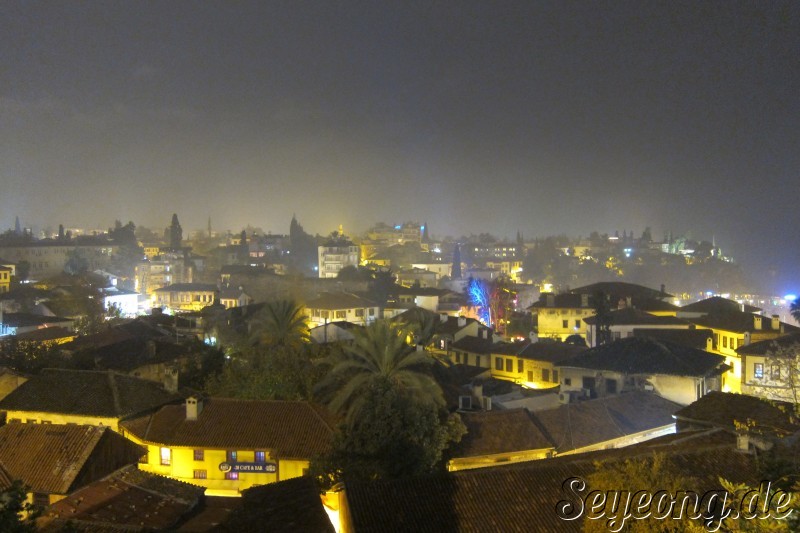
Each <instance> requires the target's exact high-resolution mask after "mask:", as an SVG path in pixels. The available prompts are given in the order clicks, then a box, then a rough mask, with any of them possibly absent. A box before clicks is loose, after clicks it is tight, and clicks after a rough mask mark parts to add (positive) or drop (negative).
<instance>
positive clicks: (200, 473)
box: [193, 470, 208, 479]
mask: <svg viewBox="0 0 800 533" xmlns="http://www.w3.org/2000/svg"><path fill="white" fill-rule="evenodd" d="M193 477H194V479H206V478H207V477H208V472H207V471H205V470H195V471H194V476H193Z"/></svg>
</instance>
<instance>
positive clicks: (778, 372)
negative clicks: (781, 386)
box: [772, 365, 781, 381]
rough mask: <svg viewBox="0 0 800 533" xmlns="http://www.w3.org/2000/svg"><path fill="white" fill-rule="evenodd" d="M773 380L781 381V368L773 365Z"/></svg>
mask: <svg viewBox="0 0 800 533" xmlns="http://www.w3.org/2000/svg"><path fill="white" fill-rule="evenodd" d="M772 379H773V380H775V381H777V380H779V379H781V367H779V366H777V365H772Z"/></svg>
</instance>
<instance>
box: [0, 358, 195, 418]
mask: <svg viewBox="0 0 800 533" xmlns="http://www.w3.org/2000/svg"><path fill="white" fill-rule="evenodd" d="M179 399H180V397H179V396H178V395H176V394H173V393H170V392H167V391H166V390H164V389H163V388H162V387H161V385H160V384H158V383H155V382H152V381H148V380H145V379H140V378H135V377H131V376H125V375H122V374H117V373H115V372H97V371H90V370H66V369H45V370H43V371H42V372H41V373H40V374H38V375H36V376H33V377H31V379H29V380H28V381H26V382H25V383H23V384H22V385H20V386H19V387H17V388H16V389H15V390H14V391H12V392H11V393H10V394H9V395H8V396H6V397H5V398H3V399H2V400H0V410H6V411H10V410H14V411H35V412H45V413H61V414H70V415H82V416H97V417H113V418H124V417H126V416H130V415H134V414H138V413H142V412H145V411H148V410H151V409H155V408H157V407H158V406H160V405H163V404H165V403H168V402H173V401H176V400H179Z"/></svg>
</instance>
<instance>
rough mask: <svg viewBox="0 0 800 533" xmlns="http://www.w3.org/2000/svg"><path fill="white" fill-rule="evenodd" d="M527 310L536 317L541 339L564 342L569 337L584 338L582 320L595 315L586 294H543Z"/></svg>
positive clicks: (584, 330)
mask: <svg viewBox="0 0 800 533" xmlns="http://www.w3.org/2000/svg"><path fill="white" fill-rule="evenodd" d="M528 310H529V311H530V312H531V313H532V314H534V315H536V316H537V320H538V332H539V337H541V338H552V339H558V340H561V341H563V340H566V339H567V337H569V336H571V335H580V336H581V337H583V338H584V339H585V338H586V324H585V322H584V321H583V319H584V318H588V317H590V316H593V315H594V314H595V310H594V307H593V306H592V305H591V303H590V298H589V295H588V294H573V293H564V294H552V293H544V294H542V295H541V297H540V298H539V301H538V302H536V303H534V304H533V305H532V306H530V307H529V308H528Z"/></svg>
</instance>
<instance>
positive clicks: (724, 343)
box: [722, 337, 728, 348]
mask: <svg viewBox="0 0 800 533" xmlns="http://www.w3.org/2000/svg"><path fill="white" fill-rule="evenodd" d="M722 347H723V348H727V347H728V337H722Z"/></svg>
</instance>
